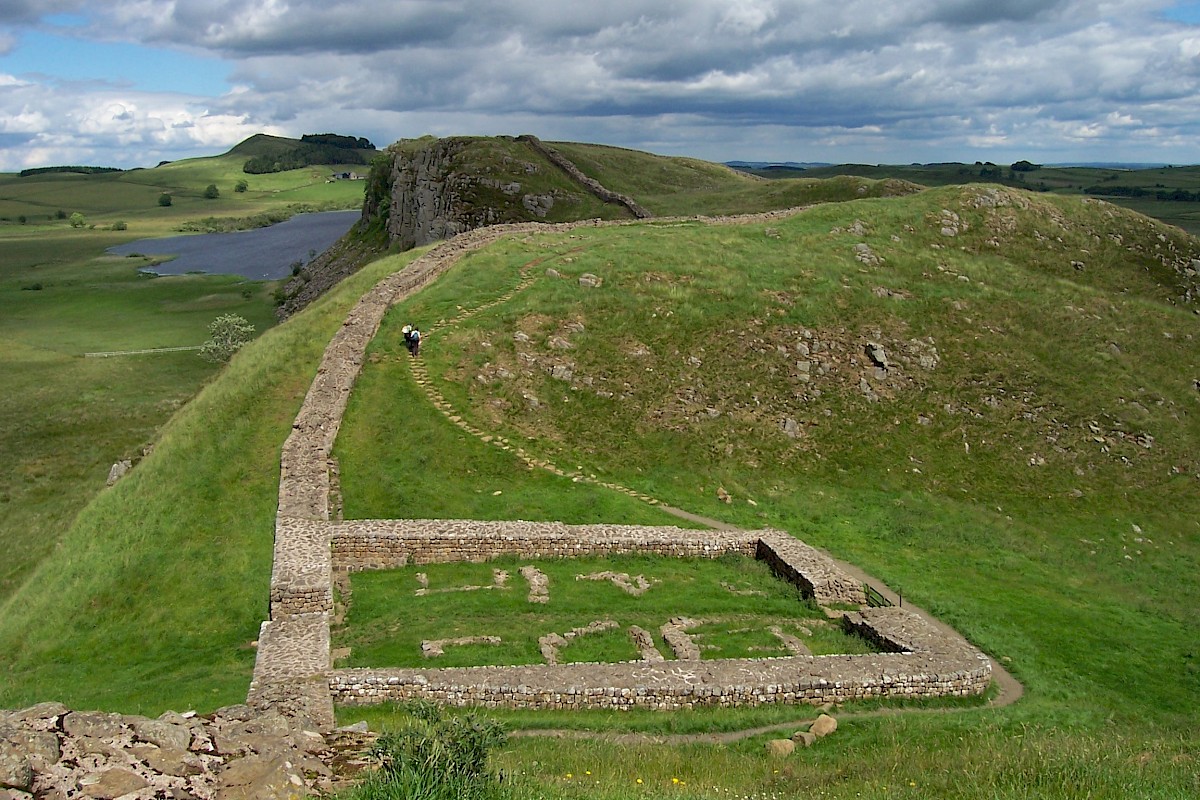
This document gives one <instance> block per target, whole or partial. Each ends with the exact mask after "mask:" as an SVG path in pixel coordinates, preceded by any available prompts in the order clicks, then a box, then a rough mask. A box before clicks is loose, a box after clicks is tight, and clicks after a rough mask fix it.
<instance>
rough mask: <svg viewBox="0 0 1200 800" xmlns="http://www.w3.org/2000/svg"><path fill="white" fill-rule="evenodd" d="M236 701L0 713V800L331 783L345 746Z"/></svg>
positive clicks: (232, 794)
mask: <svg viewBox="0 0 1200 800" xmlns="http://www.w3.org/2000/svg"><path fill="white" fill-rule="evenodd" d="M339 736H345V735H344V734H335V735H333V736H329V737H327V736H324V735H322V734H321V733H319V732H318V731H317V730H316V728H315V727H314V726H309V725H307V724H305V723H304V722H303V721H299V720H294V719H289V718H287V717H284V716H283V715H281V714H279V713H276V712H272V711H268V712H266V713H261V712H256V711H254V710H253V709H251V708H249V707H248V706H244V705H237V706H229V707H227V708H223V709H220V710H218V711H216V712H214V713H212V714H210V715H207V716H200V715H197V714H195V713H193V712H187V713H183V714H177V713H175V712H167V713H165V714H163V715H162V716H160V717H159V718H157V719H149V718H147V717H140V716H129V715H124V714H109V713H102V712H80V711H71V710H70V709H68V708H67V707H66V706H63V705H62V704H60V703H42V704H40V705H36V706H33V707H31V708H26V709H24V710H21V711H0V800H32V798H33V797H37V798H39V800H41V799H49V800H71V799H73V798H94V800H115V798H118V797H120V798H125V800H150V798H166V799H169V800H190V799H191V798H195V800H258V799H259V798H262V799H263V800H265V799H266V798H289V797H295V798H303V797H308V796H311V795H316V794H327V793H329V792H331V791H333V790H334V789H335V788H338V777H337V776H336V775H335V773H334V768H333V767H332V766H331V765H332V764H334V763H336V762H337V761H338V758H339V756H338V753H339V751H341V750H343V749H344V748H345V742H342V741H339V739H338V737H339Z"/></svg>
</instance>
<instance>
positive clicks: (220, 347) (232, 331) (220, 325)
mask: <svg viewBox="0 0 1200 800" xmlns="http://www.w3.org/2000/svg"><path fill="white" fill-rule="evenodd" d="M208 333H209V336H210V337H211V338H210V339H209V340H208V341H206V342H205V343H204V344H202V345H201V346H200V357H201V358H203V359H204V360H205V361H212V362H213V363H216V364H219V363H223V362H225V361H228V360H229V359H231V358H233V354H234V353H236V352H237V351H238V350H241V349H242V346H243V345H244V344H246V342H248V341H250V340H251V339H252V338H253V337H254V326H253V325H251V324H250V323H249V322H248V321H247V320H246V318H245V317H239V316H238V315H237V314H222V315H221V316H219V317H217V318H216V319H214V320H213V321H212V322H211V323H210V324H209V326H208Z"/></svg>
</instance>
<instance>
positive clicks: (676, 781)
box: [671, 778, 679, 783]
mask: <svg viewBox="0 0 1200 800" xmlns="http://www.w3.org/2000/svg"><path fill="white" fill-rule="evenodd" d="M671 783H679V778H671Z"/></svg>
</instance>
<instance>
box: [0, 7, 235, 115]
mask: <svg viewBox="0 0 1200 800" xmlns="http://www.w3.org/2000/svg"><path fill="white" fill-rule="evenodd" d="M58 21H59V22H60V23H61V22H62V21H63V20H62V19H59V20H58ZM0 72H7V73H8V74H10V75H18V76H19V75H26V74H39V75H46V76H49V77H52V78H56V79H59V80H63V81H89V80H103V81H105V82H109V83H115V84H129V85H131V86H132V87H133V88H136V89H139V90H141V91H146V92H172V93H183V94H195V95H204V96H209V97H212V96H216V95H220V94H223V93H225V92H227V91H229V83H228V81H227V80H226V76H227V74H228V72H229V66H228V65H227V64H225V63H224V62H222V61H221V60H219V59H215V58H200V57H197V56H192V55H187V54H185V53H179V52H175V51H171V50H162V49H159V48H155V47H148V46H146V45H142V44H128V43H124V42H95V41H87V40H85V39H79V38H76V37H74V36H71V35H66V34H59V33H50V32H45V31H38V30H26V31H23V32H22V33H21V34H20V39H19V41H18V44H17V46H16V47H14V48H13V50H12V52H10V53H9V54H8V55H5V56H0Z"/></svg>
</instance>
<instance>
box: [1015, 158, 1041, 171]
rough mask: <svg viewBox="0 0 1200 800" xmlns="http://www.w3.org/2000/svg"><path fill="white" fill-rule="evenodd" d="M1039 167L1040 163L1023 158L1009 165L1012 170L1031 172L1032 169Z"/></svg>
mask: <svg viewBox="0 0 1200 800" xmlns="http://www.w3.org/2000/svg"><path fill="white" fill-rule="evenodd" d="M1041 168H1042V165H1041V164H1034V163H1033V162H1031V161H1025V160H1021V161H1017V162H1015V163H1014V164H1013V165H1012V167H1011V169H1012V171H1013V172H1033V171H1035V170H1039V169H1041Z"/></svg>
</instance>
